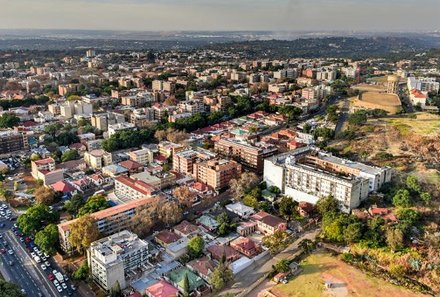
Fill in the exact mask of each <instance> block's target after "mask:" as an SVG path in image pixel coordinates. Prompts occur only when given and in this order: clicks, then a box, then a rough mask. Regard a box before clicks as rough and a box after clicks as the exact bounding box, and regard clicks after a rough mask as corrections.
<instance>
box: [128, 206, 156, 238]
mask: <svg viewBox="0 0 440 297" xmlns="http://www.w3.org/2000/svg"><path fill="white" fill-rule="evenodd" d="M158 209H159V200H158V199H157V198H156V199H154V200H152V201H151V203H148V204H146V205H144V206H142V207H141V208H140V209H138V210H137V211H136V214H135V216H134V217H133V219H132V222H131V226H132V227H131V229H132V231H133V232H134V233H136V234H137V235H138V236H139V237H145V236H146V235H147V234H148V232H150V230H151V228H153V226H154V224H156V222H157V220H158V214H157V213H158Z"/></svg>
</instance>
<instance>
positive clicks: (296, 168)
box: [264, 146, 392, 212]
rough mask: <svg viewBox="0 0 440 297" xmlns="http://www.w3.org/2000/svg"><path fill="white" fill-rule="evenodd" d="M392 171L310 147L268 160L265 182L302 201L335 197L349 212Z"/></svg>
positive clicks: (342, 207)
mask: <svg viewBox="0 0 440 297" xmlns="http://www.w3.org/2000/svg"><path fill="white" fill-rule="evenodd" d="M391 175H392V170H391V169H390V168H387V167H384V168H380V167H373V166H368V165H365V164H362V163H358V162H352V161H350V160H346V159H342V158H337V157H335V156H333V155H332V154H330V153H327V152H324V151H321V150H319V149H318V148H316V147H313V146H306V147H302V148H299V149H296V150H294V151H290V152H288V153H285V154H281V155H277V156H274V157H272V158H268V159H266V160H265V161H264V181H266V183H267V185H268V186H276V187H278V188H279V189H280V190H281V192H282V193H283V194H284V195H287V196H290V197H293V199H295V200H296V201H298V202H301V201H304V202H309V203H312V204H315V203H316V202H317V201H318V199H319V198H320V197H327V196H329V195H332V196H333V197H335V199H336V200H338V201H339V202H340V207H341V209H342V210H343V211H345V212H349V211H351V210H352V209H354V208H356V207H358V206H359V204H360V203H361V202H362V201H364V200H365V199H367V197H368V194H369V193H370V192H374V191H377V190H378V189H379V188H380V187H381V186H382V185H383V184H384V183H386V182H389V181H390V180H391Z"/></svg>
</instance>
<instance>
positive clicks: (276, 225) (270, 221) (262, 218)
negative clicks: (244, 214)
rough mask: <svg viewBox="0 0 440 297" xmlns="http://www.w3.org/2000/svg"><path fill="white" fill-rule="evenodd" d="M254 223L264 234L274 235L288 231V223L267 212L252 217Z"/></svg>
mask: <svg viewBox="0 0 440 297" xmlns="http://www.w3.org/2000/svg"><path fill="white" fill-rule="evenodd" d="M251 219H252V221H254V222H255V223H256V224H257V229H258V231H260V232H261V233H262V234H269V235H271V234H274V233H275V232H276V231H286V229H287V222H286V221H285V220H283V219H281V218H279V217H276V216H274V215H271V214H269V213H267V212H264V211H260V212H257V213H256V214H254V215H252V217H251Z"/></svg>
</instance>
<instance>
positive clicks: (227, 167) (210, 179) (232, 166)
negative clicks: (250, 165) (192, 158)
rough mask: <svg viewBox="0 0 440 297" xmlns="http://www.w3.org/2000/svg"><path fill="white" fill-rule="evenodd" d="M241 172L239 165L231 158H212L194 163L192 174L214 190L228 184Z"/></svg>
mask: <svg viewBox="0 0 440 297" xmlns="http://www.w3.org/2000/svg"><path fill="white" fill-rule="evenodd" d="M240 173H241V165H240V164H238V163H237V162H235V161H232V160H225V159H213V160H208V161H205V162H200V163H196V164H194V170H193V175H194V177H195V179H196V180H197V181H200V182H202V183H205V184H207V185H208V186H210V187H212V188H214V189H215V190H221V189H224V188H226V187H227V186H228V185H229V181H230V180H231V179H233V178H235V177H237V176H238V175H239V174H240Z"/></svg>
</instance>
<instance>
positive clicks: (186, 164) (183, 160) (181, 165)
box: [173, 150, 197, 174]
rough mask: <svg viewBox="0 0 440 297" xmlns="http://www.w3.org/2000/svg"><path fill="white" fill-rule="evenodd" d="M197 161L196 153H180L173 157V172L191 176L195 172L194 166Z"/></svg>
mask: <svg viewBox="0 0 440 297" xmlns="http://www.w3.org/2000/svg"><path fill="white" fill-rule="evenodd" d="M196 159H197V152H196V151H194V150H185V151H180V152H178V153H176V154H174V155H173V170H174V171H176V172H179V173H183V174H191V173H192V172H193V165H194V163H195V162H196Z"/></svg>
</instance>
